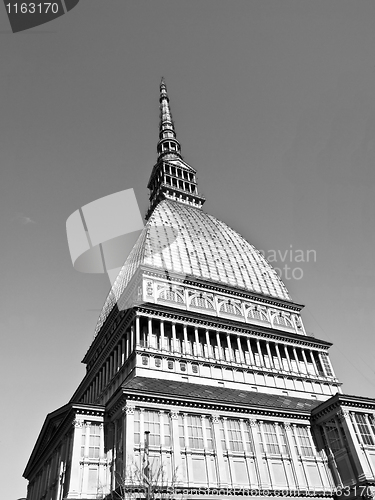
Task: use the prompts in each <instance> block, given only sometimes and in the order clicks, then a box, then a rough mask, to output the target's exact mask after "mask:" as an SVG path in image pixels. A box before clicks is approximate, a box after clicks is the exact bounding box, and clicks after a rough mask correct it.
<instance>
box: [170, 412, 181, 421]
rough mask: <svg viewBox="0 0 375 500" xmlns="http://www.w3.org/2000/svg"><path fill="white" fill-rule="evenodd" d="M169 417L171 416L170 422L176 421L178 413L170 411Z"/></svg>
mask: <svg viewBox="0 0 375 500" xmlns="http://www.w3.org/2000/svg"><path fill="white" fill-rule="evenodd" d="M170 415H171V419H172V420H178V415H179V412H178V411H176V410H172V411H171V413H170Z"/></svg>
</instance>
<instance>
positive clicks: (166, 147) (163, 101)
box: [158, 77, 181, 159]
mask: <svg viewBox="0 0 375 500" xmlns="http://www.w3.org/2000/svg"><path fill="white" fill-rule="evenodd" d="M159 101H160V125H159V142H158V159H160V158H161V157H168V158H176V157H181V145H180V143H179V142H178V140H177V138H176V131H175V128H174V123H173V118H172V113H171V110H170V106H169V97H168V91H167V85H166V83H165V79H164V77H162V79H161V82H160V99H159Z"/></svg>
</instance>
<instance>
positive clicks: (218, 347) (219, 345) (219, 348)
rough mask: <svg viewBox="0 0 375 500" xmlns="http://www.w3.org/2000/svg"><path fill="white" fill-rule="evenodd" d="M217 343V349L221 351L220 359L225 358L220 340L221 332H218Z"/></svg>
mask: <svg viewBox="0 0 375 500" xmlns="http://www.w3.org/2000/svg"><path fill="white" fill-rule="evenodd" d="M216 344H217V349H218V351H219V359H223V351H222V349H221V342H220V335H219V332H216Z"/></svg>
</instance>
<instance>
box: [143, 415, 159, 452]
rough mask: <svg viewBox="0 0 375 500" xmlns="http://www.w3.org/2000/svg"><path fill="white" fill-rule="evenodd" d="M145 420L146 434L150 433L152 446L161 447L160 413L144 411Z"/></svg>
mask: <svg viewBox="0 0 375 500" xmlns="http://www.w3.org/2000/svg"><path fill="white" fill-rule="evenodd" d="M143 419H144V420H143V421H144V430H145V432H146V431H149V432H150V434H149V444H150V446H160V413H159V412H158V411H144V412H143Z"/></svg>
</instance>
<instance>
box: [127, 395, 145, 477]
mask: <svg viewBox="0 0 375 500" xmlns="http://www.w3.org/2000/svg"><path fill="white" fill-rule="evenodd" d="M122 422H123V432H122V436H123V438H122V439H123V445H122V456H123V464H124V471H123V475H124V477H125V479H126V477H127V476H128V474H129V473H130V471H131V470H132V469H133V468H134V405H133V403H131V402H130V401H127V402H126V405H125V406H124V407H123V408H122ZM141 440H142V434H141Z"/></svg>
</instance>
